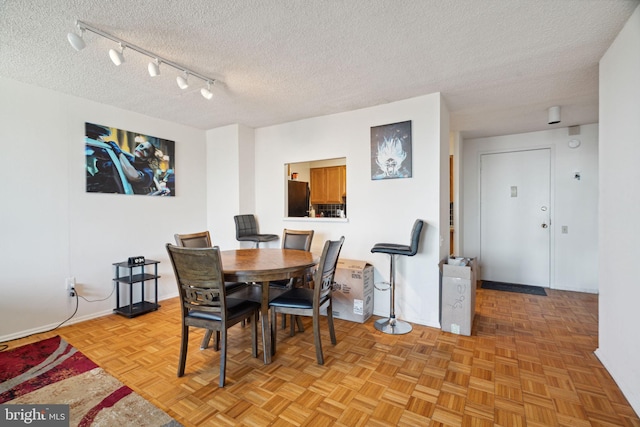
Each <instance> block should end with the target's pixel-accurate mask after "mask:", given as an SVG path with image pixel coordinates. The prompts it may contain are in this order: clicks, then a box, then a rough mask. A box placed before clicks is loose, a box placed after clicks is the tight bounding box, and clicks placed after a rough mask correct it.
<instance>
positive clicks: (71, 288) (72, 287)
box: [64, 277, 76, 297]
mask: <svg viewBox="0 0 640 427" xmlns="http://www.w3.org/2000/svg"><path fill="white" fill-rule="evenodd" d="M64 289H65V291H67V292H69V296H70V297H75V296H76V278H75V277H67V278H66V279H65V281H64Z"/></svg>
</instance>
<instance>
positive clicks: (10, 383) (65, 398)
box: [0, 336, 181, 427]
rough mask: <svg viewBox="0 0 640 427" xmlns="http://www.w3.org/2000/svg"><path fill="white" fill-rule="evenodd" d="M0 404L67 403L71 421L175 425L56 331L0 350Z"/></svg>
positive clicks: (174, 422)
mask: <svg viewBox="0 0 640 427" xmlns="http://www.w3.org/2000/svg"><path fill="white" fill-rule="evenodd" d="M0 404H7V406H9V405H33V404H37V405H40V404H68V405H69V424H68V425H71V426H123V427H124V426H154V427H157V426H168V427H169V426H171V427H174V426H181V424H179V423H178V422H177V421H175V420H174V419H173V418H171V417H170V416H169V415H168V414H166V413H165V412H163V411H161V410H160V409H158V408H157V407H156V406H154V405H152V404H151V403H150V402H149V401H147V400H145V399H143V398H142V397H141V396H140V395H138V394H137V393H134V392H133V390H131V389H130V388H129V387H127V386H125V385H124V384H122V383H121V382H119V381H118V380H117V379H115V378H114V377H112V376H111V375H109V374H107V373H106V372H105V371H104V370H102V368H100V367H99V366H98V365H96V364H95V363H94V362H92V361H91V360H90V359H89V358H87V357H86V356H85V355H84V354H82V353H81V352H79V351H78V350H77V349H75V348H74V347H73V346H72V345H70V344H69V343H67V342H66V341H64V340H63V339H62V338H60V337H59V336H56V337H53V338H49V339H46V340H43V341H39V342H36V343H33V344H28V345H25V346H22V347H17V348H14V349H11V350H7V351H3V352H0ZM0 424H2V419H0ZM33 425H36V424H33Z"/></svg>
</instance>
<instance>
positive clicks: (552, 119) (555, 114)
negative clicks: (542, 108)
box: [549, 105, 560, 125]
mask: <svg viewBox="0 0 640 427" xmlns="http://www.w3.org/2000/svg"><path fill="white" fill-rule="evenodd" d="M556 123H560V107H559V106H557V105H556V106H554V107H550V108H549V124H550V125H555V124H556Z"/></svg>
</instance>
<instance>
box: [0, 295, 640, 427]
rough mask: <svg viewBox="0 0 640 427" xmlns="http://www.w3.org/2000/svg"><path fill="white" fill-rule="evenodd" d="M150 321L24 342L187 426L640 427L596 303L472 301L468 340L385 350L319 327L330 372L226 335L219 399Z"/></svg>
mask: <svg viewBox="0 0 640 427" xmlns="http://www.w3.org/2000/svg"><path fill="white" fill-rule="evenodd" d="M161 305H162V307H161V309H160V310H159V311H157V312H153V313H148V314H145V315H143V316H140V317H137V318H134V319H127V318H124V317H121V316H118V315H110V316H106V317H103V318H99V319H94V320H90V321H86V322H82V323H78V324H75V325H71V326H67V327H63V328H60V329H58V330H56V331H52V332H47V333H42V334H38V335H35V336H32V337H27V338H23V339H21V340H17V341H14V342H12V343H11V346H12V347H14V346H17V345H22V344H26V343H28V342H32V341H36V340H38V339H41V338H45V337H49V336H53V335H56V334H59V335H61V336H62V337H63V338H64V339H65V340H67V341H68V342H70V343H71V344H72V345H74V346H75V347H76V348H78V349H79V350H80V351H82V352H83V353H84V354H86V355H87V356H88V357H90V358H91V359H92V360H94V361H95V362H96V363H98V364H99V365H100V366H101V367H103V368H104V369H105V370H106V371H108V372H109V373H111V374H112V375H113V376H115V377H117V378H118V379H119V380H121V381H122V382H124V383H125V384H127V385H128V386H130V387H131V388H132V389H134V390H135V391H136V392H138V393H139V394H141V395H142V396H144V397H145V398H147V399H148V400H149V401H151V402H153V403H154V404H155V405H157V406H158V407H160V408H161V409H163V410H165V411H166V412H167V413H169V414H170V415H171V416H173V417H174V418H176V420H178V421H179V422H181V423H183V424H184V425H185V426H234V425H246V426H266V425H272V426H314V427H315V426H412V427H413V426H473V427H484V426H494V425H495V426H528V427H534V426H577V427H582V426H584V427H587V426H640V420H639V419H638V416H637V415H636V414H635V413H634V411H633V409H632V408H631V407H630V405H629V404H628V402H627V401H626V399H625V398H624V396H623V395H622V394H621V392H620V390H619V389H618V387H617V386H616V384H615V382H614V381H613V380H612V378H611V377H610V376H609V374H608V373H607V371H606V370H605V369H604V367H603V366H602V364H601V363H600V362H599V361H598V359H597V358H596V356H595V355H594V353H593V352H594V350H595V349H596V348H597V346H598V336H597V331H598V320H597V309H598V297H597V295H591V294H582V293H575V292H562V291H554V290H549V291H548V296H547V297H544V296H531V295H524V294H516V293H510V292H500V291H492V290H485V289H478V293H477V304H476V318H475V322H474V327H473V335H472V336H471V337H466V336H460V335H454V334H450V333H444V332H442V331H441V330H439V329H434V328H429V327H424V326H420V325H414V329H413V331H412V332H411V333H410V334H407V335H401V336H390V335H386V334H382V333H380V332H378V331H376V330H375V329H374V327H373V321H374V320H375V319H373V318H372V319H369V321H368V322H366V323H365V324H359V323H353V322H347V321H343V320H336V333H337V338H338V344H337V345H336V346H335V347H334V346H332V345H331V344H330V341H329V336H328V332H327V329H326V323H323V325H322V328H323V348H324V351H325V365H324V366H318V365H317V364H316V361H315V350H314V346H313V334H312V332H311V322H310V319H305V320H304V322H305V327H306V331H305V332H304V333H298V334H296V336H295V337H289V335H288V330H287V331H283V330H280V331H279V335H278V352H277V354H276V355H275V356H274V361H273V363H272V364H271V365H267V366H265V365H264V364H263V363H262V352H261V351H260V354H259V358H258V359H255V358H252V357H251V352H250V331H249V329H248V328H245V329H243V328H241V327H240V326H236V327H234V328H232V329H231V330H230V338H229V354H228V365H227V385H226V387H225V388H222V389H221V388H218V374H219V356H218V354H217V353H216V352H215V351H213V350H212V349H207V350H204V351H201V350H200V349H199V343H200V339H201V337H202V332H201V331H200V330H195V329H194V330H192V333H191V335H190V344H189V345H190V347H189V355H188V358H187V369H186V373H185V376H184V377H182V378H177V377H176V369H177V363H178V348H179V341H180V326H179V320H178V319H179V304H178V300H177V299H172V300H167V301H162V302H161Z"/></svg>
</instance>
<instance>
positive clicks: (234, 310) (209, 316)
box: [187, 298, 260, 322]
mask: <svg viewBox="0 0 640 427" xmlns="http://www.w3.org/2000/svg"><path fill="white" fill-rule="evenodd" d="M257 309H258V310H259V309H260V303H259V302H254V301H247V300H240V299H234V298H227V318H228V319H234V318H237V317H248V316H249V315H251V313H252V312H253V311H255V310H257ZM187 317H192V318H195V319H203V320H213V321H216V322H220V321H222V319H221V318H220V315H219V314H216V313H209V312H206V311H199V310H191V311H190V312H189V314H188V315H187Z"/></svg>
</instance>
